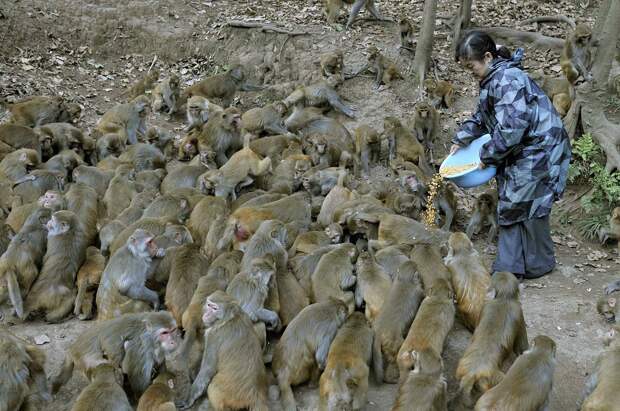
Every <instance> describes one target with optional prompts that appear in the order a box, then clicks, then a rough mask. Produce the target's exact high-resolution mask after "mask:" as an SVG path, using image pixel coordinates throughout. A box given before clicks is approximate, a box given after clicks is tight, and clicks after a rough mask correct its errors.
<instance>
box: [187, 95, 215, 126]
mask: <svg viewBox="0 0 620 411" xmlns="http://www.w3.org/2000/svg"><path fill="white" fill-rule="evenodd" d="M186 106H187V127H186V128H185V131H187V132H190V131H192V130H193V129H194V128H198V129H200V128H202V126H203V125H205V124H206V123H207V121H209V119H210V118H211V117H213V116H214V115H216V114H218V113H221V112H223V111H224V109H223V108H222V107H220V106H218V105H217V104H215V103H213V102H211V101H209V100H208V99H207V98H205V97H202V96H192V97H190V98H189V99H188V100H187V104H186Z"/></svg>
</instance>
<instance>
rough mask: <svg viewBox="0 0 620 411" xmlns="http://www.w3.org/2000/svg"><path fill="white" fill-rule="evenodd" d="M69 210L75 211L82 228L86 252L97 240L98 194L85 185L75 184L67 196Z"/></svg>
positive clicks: (83, 244)
mask: <svg viewBox="0 0 620 411" xmlns="http://www.w3.org/2000/svg"><path fill="white" fill-rule="evenodd" d="M65 200H66V201H67V210H69V211H73V212H74V213H75V215H76V216H77V220H78V221H79V223H80V226H81V227H82V231H83V232H84V233H83V234H84V236H83V238H82V239H81V241H82V246H83V248H84V251H85V250H86V248H87V247H88V246H89V245H90V244H92V243H93V241H94V240H95V239H96V238H97V222H98V218H99V212H100V204H99V199H98V197H97V192H96V191H95V190H94V189H92V188H90V187H89V186H87V185H86V184H83V183H74V184H72V185H71V188H70V189H69V191H67V193H66V194H65Z"/></svg>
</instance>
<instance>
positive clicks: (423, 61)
mask: <svg viewBox="0 0 620 411" xmlns="http://www.w3.org/2000/svg"><path fill="white" fill-rule="evenodd" d="M436 13H437V0H425V1H424V17H423V22H424V23H423V25H422V30H421V34H420V39H419V41H418V45H417V46H416V50H415V57H414V58H413V72H414V75H415V76H416V80H417V81H418V86H419V87H420V90H421V89H422V85H423V84H424V76H425V75H426V72H427V71H428V68H429V65H430V61H431V53H432V51H433V37H434V34H435V15H436Z"/></svg>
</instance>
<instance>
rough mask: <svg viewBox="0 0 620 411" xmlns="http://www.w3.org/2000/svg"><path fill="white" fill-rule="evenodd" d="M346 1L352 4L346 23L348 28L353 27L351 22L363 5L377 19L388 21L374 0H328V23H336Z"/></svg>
mask: <svg viewBox="0 0 620 411" xmlns="http://www.w3.org/2000/svg"><path fill="white" fill-rule="evenodd" d="M345 3H346V4H351V5H352V6H351V11H350V13H349V18H348V20H347V24H346V28H347V29H348V28H349V27H351V24H352V23H353V21H354V20H355V17H357V14H358V13H359V12H360V10H361V9H362V7H364V8H365V9H366V10H367V11H368V12H369V13H370V14H371V15H372V16H373V17H374V18H375V19H377V20H379V21H388V20H387V19H386V18H385V17H383V16H382V15H381V14H380V13H379V11H378V10H377V7H376V6H375V1H374V0H327V4H326V14H327V22H328V23H330V24H334V23H335V22H336V18H337V17H338V13H339V12H340V9H342V7H343V5H344V4H345Z"/></svg>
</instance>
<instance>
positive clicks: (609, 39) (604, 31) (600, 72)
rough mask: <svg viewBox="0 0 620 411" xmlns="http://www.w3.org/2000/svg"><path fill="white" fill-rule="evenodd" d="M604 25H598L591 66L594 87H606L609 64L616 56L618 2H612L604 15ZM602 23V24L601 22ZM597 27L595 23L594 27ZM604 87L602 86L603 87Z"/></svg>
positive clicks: (619, 35) (619, 26)
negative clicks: (596, 42) (597, 35)
mask: <svg viewBox="0 0 620 411" xmlns="http://www.w3.org/2000/svg"><path fill="white" fill-rule="evenodd" d="M604 22H605V24H604V25H603V24H600V26H599V27H601V31H600V32H599V37H598V38H597V40H598V41H599V45H598V48H597V50H596V56H595V58H594V64H593V66H592V77H594V84H595V85H596V86H599V87H601V86H603V85H605V86H606V85H607V80H608V79H609V71H610V70H611V62H612V60H613V59H614V57H615V56H616V49H617V44H618V41H620V24H618V23H619V22H620V0H615V1H612V2H611V4H610V5H609V9H608V11H607V13H606V18H605V20H604ZM601 23H602V22H601ZM596 25H599V22H598V21H597V22H596V24H595V26H596ZM603 87H604V86H603Z"/></svg>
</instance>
